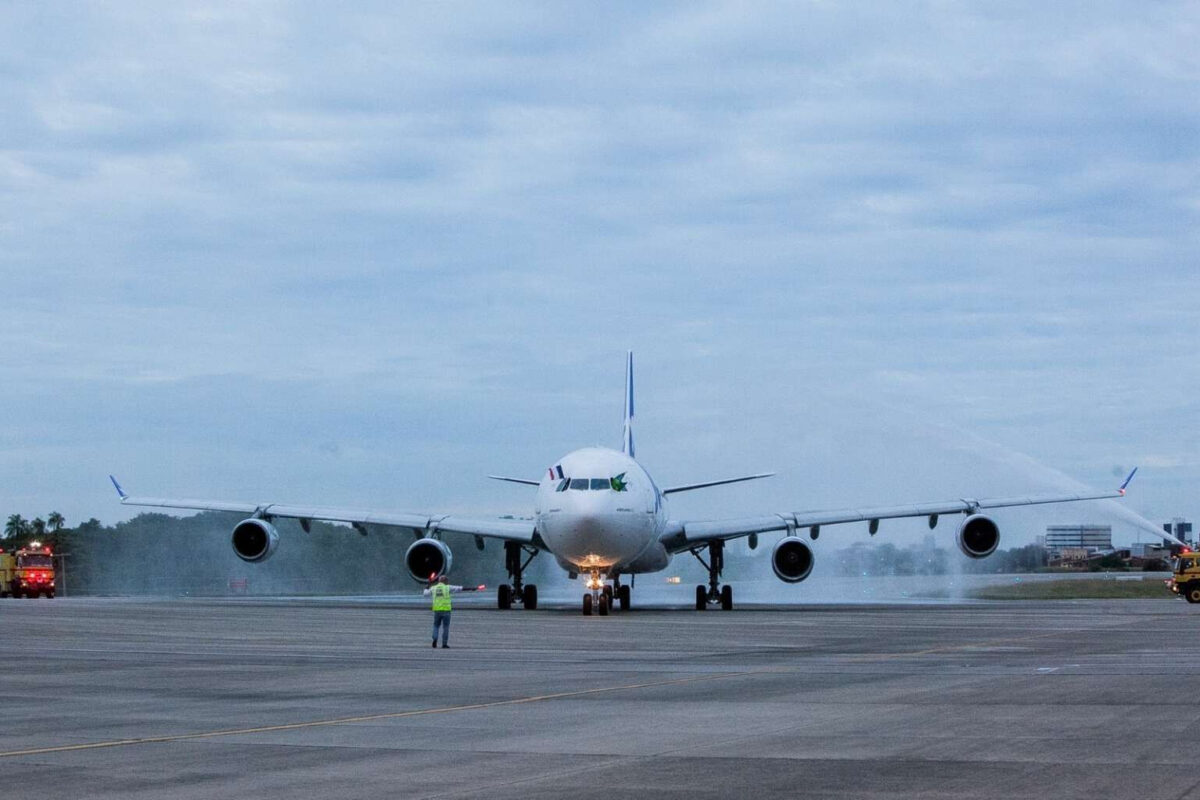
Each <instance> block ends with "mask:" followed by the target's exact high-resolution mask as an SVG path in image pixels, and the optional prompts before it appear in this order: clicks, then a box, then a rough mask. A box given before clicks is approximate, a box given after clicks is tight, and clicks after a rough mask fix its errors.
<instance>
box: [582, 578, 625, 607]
mask: <svg viewBox="0 0 1200 800" xmlns="http://www.w3.org/2000/svg"><path fill="white" fill-rule="evenodd" d="M587 589H588V593H587V594H585V595H584V596H583V615H584V616H585V617H590V616H591V615H592V612H593V611H595V612H596V613H597V614H599V615H600V616H602V617H607V616H608V612H609V611H611V610H612V607H613V601H614V599H616V600H620V601H621V610H622V611H626V610H628V609H629V587H628V586H624V585H622V584H621V576H620V575H617V576H614V578H613V584H612V585H609V584H607V583H605V582H604V577H603V576H602V575H601V574H600V573H599V572H593V573H592V574H591V576H589V577H588V579H587Z"/></svg>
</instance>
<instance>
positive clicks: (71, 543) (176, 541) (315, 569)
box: [0, 512, 506, 596]
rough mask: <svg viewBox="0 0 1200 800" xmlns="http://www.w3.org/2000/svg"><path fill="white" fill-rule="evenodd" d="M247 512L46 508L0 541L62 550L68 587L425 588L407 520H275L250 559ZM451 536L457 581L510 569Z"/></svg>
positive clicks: (495, 551)
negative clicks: (273, 536) (128, 515)
mask: <svg viewBox="0 0 1200 800" xmlns="http://www.w3.org/2000/svg"><path fill="white" fill-rule="evenodd" d="M241 519H242V516H241V515H237V514H227V513H221V512H203V513H200V514H196V515H194V516H190V517H172V516H169V515H167V514H158V513H145V514H139V515H138V516H136V517H134V518H133V519H130V520H128V521H125V522H118V523H116V524H114V525H105V524H103V523H101V522H100V521H99V520H97V519H95V518H93V519H89V520H87V521H86V522H83V523H81V524H79V525H76V526H74V527H71V526H68V525H67V524H66V521H65V520H64V519H63V518H62V515H61V514H51V515H48V516H47V517H46V520H45V522H44V524H42V525H40V526H39V525H37V524H36V522H37V521H36V520H32V521H28V522H27V521H25V520H23V519H21V518H20V517H19V516H18V515H16V514H14V515H12V516H10V517H9V518H8V523H6V525H5V537H6V538H5V541H3V542H2V543H0V545H2V546H3V547H4V548H5V549H7V550H15V549H17V548H18V547H21V546H23V545H25V544H28V543H29V542H30V541H32V540H34V539H38V540H40V541H41V542H42V543H43V544H45V545H47V546H50V547H52V548H53V549H54V551H55V552H56V553H58V554H60V555H62V556H63V557H64V559H63V562H64V563H65V568H66V586H67V591H66V594H68V595H73V594H99V595H126V594H152V595H199V596H218V595H227V594H242V593H245V594H257V595H262V594H396V593H406V592H419V591H421V589H423V588H424V587H423V585H422V584H420V583H417V582H416V581H414V580H413V579H412V578H411V576H409V574H408V570H407V569H406V568H405V566H404V553H405V551H406V550H407V549H408V546H409V545H410V544H411V543H412V542H413V540H414V535H413V534H412V532H411V531H408V530H406V529H386V528H372V529H370V531H369V533H368V534H367V535H365V536H364V535H361V534H360V533H358V532H356V531H355V530H353V529H351V528H349V527H345V526H341V525H334V524H330V523H323V522H313V523H312V525H311V526H310V530H309V531H308V532H305V531H304V530H303V529H302V528H301V527H300V525H299V523H298V522H296V521H294V520H276V521H275V522H274V523H273V524H274V525H275V527H276V529H277V530H278V531H279V546H278V547H277V549H276V551H275V553H274V554H273V555H272V556H271V557H270V558H268V559H267V560H266V561H263V562H260V563H257V564H247V563H246V562H244V561H242V560H241V559H240V558H238V557H237V555H235V554H234V552H233V548H232V546H231V545H230V536H231V533H232V531H233V527H234V526H235V525H236V524H237V523H238V522H239V521H241ZM445 541H446V543H447V544H448V545H449V546H450V547H451V549H452V550H453V553H454V569H453V572H452V580H454V581H455V582H457V583H487V584H488V585H489V586H491V585H494V584H496V583H497V582H498V581H500V580H503V579H504V578H505V577H506V576H505V572H504V553H503V550H502V549H501V547H500V546H499V545H498V544H497V543H495V542H489V543H488V544H487V545H486V549H485V550H484V551H483V552H480V551H479V550H477V549H476V547H475V542H474V540H473V538H472V537H468V536H456V535H447V536H446V537H445ZM59 585H60V587H61V585H62V584H61V578H60V584H59ZM60 591H61V589H60Z"/></svg>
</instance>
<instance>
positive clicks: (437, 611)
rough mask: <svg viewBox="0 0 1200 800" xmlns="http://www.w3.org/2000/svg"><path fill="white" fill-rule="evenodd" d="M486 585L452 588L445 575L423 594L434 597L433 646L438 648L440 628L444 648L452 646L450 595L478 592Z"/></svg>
mask: <svg viewBox="0 0 1200 800" xmlns="http://www.w3.org/2000/svg"><path fill="white" fill-rule="evenodd" d="M484 588H485V587H484V585H483V584H480V585H479V586H468V587H465V588H464V587H462V586H451V585H450V583H449V581H447V579H446V576H445V575H443V576H441V577H440V578H438V579H437V583H435V584H433V585H432V586H430V587H429V588H428V589H426V590H425V591H424V592H422V594H427V595H432V596H433V646H434V647H437V643H438V628H441V629H442V647H449V646H450V643H449V642H450V595H451V594H453V593H455V592H477V591H480V590H482V589H484Z"/></svg>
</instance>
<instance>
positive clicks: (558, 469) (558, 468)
mask: <svg viewBox="0 0 1200 800" xmlns="http://www.w3.org/2000/svg"><path fill="white" fill-rule="evenodd" d="M548 472H549V473H550V480H554V479H555V478H558V479H559V480H562V479H563V478H565V477H566V476H565V475H563V471H562V464H555V465H554V466H553V467H551V468H550V469H549V470H548Z"/></svg>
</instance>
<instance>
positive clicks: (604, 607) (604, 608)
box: [599, 594, 612, 617]
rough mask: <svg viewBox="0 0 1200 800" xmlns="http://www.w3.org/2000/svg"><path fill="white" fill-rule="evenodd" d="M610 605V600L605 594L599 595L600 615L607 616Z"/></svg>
mask: <svg viewBox="0 0 1200 800" xmlns="http://www.w3.org/2000/svg"><path fill="white" fill-rule="evenodd" d="M611 607H612V600H611V599H610V598H609V597H608V596H607V595H603V594H602V595H600V609H599V611H600V616H602V617H607V616H608V609H609V608H611Z"/></svg>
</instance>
